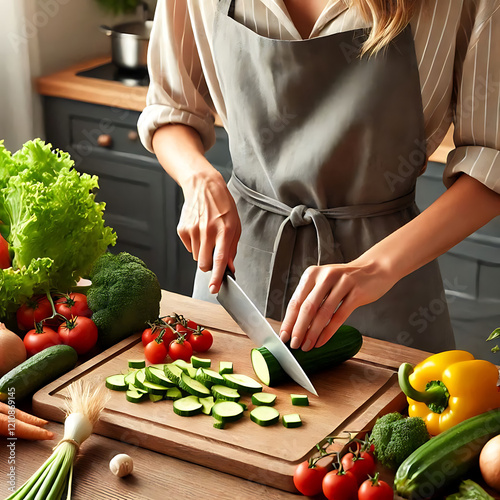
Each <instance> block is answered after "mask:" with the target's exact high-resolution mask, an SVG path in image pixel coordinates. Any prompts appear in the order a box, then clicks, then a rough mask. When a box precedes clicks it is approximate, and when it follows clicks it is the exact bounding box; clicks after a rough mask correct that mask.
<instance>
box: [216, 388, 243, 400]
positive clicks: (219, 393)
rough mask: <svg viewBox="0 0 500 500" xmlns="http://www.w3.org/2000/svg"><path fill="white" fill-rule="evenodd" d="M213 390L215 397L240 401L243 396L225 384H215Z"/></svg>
mask: <svg viewBox="0 0 500 500" xmlns="http://www.w3.org/2000/svg"><path fill="white" fill-rule="evenodd" d="M211 390H212V394H213V395H214V397H215V399H222V400H224V401H238V400H239V399H240V397H241V396H240V393H239V392H238V391H237V390H236V389H231V387H226V386H225V385H213V386H212V387H211Z"/></svg>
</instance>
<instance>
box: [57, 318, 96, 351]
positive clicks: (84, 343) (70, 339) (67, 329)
mask: <svg viewBox="0 0 500 500" xmlns="http://www.w3.org/2000/svg"><path fill="white" fill-rule="evenodd" d="M58 333H59V337H60V338H61V340H62V342H63V344H66V345H69V346H70V347H72V348H73V349H74V350H75V351H76V352H77V353H78V354H86V353H87V352H89V351H90V349H92V347H94V346H95V345H96V343H97V326H96V325H95V323H94V322H93V321H92V320H91V319H90V318H87V317H86V316H73V317H72V318H71V319H68V320H66V321H64V322H63V323H61V325H60V326H59V329H58Z"/></svg>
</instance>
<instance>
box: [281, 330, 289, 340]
mask: <svg viewBox="0 0 500 500" xmlns="http://www.w3.org/2000/svg"><path fill="white" fill-rule="evenodd" d="M286 338H287V333H286V331H285V330H281V331H280V339H281V340H282V341H283V342H284V341H285V339H286Z"/></svg>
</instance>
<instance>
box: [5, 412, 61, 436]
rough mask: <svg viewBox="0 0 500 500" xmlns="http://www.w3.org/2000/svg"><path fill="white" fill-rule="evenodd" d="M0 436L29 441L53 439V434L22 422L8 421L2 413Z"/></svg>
mask: <svg viewBox="0 0 500 500" xmlns="http://www.w3.org/2000/svg"><path fill="white" fill-rule="evenodd" d="M14 426H15V427H14ZM0 435H2V436H7V437H16V438H20V439H30V440H37V439H54V433H53V432H50V431H49V430H47V429H44V428H43V427H37V426H36V425H31V424H27V423H26V422H23V421H22V420H14V421H13V420H10V421H9V417H8V416H7V415H5V414H3V413H0Z"/></svg>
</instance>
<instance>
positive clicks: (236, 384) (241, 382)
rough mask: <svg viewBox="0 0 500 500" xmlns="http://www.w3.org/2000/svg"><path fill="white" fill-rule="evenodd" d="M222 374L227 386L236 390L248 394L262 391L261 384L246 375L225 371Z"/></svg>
mask: <svg viewBox="0 0 500 500" xmlns="http://www.w3.org/2000/svg"><path fill="white" fill-rule="evenodd" d="M222 376H223V377H224V380H225V382H226V385H227V386H228V387H232V388H233V389H237V390H238V391H241V392H246V393H248V394H253V393H254V392H260V391H262V385H260V384H259V383H258V382H257V381H256V380H254V379H253V378H252V377H249V376H248V375H243V374H241V373H225V374H224V375H222Z"/></svg>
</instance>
